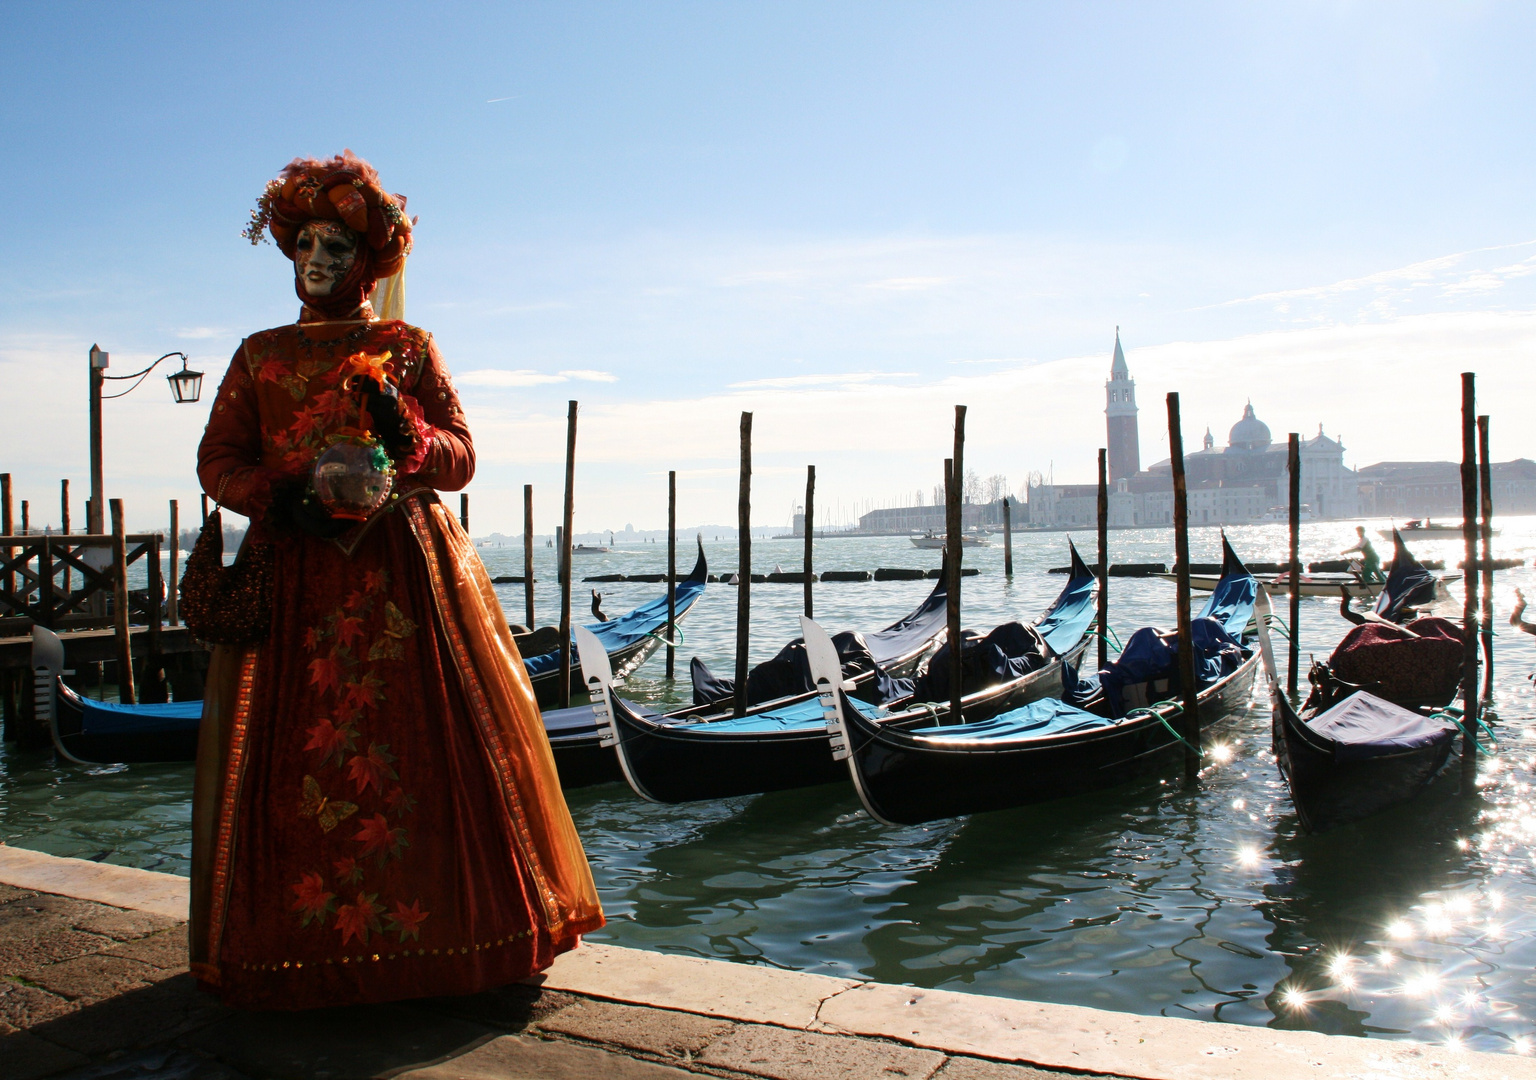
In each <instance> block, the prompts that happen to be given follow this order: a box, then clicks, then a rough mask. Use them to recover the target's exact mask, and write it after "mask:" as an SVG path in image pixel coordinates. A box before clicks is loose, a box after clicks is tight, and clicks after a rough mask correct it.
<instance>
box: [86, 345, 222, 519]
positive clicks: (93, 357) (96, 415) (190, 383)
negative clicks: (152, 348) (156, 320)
mask: <svg viewBox="0 0 1536 1080" xmlns="http://www.w3.org/2000/svg"><path fill="white" fill-rule="evenodd" d="M173 356H179V357H181V370H180V371H178V372H176V373H175V374H173V375H167V376H166V381H167V382H168V383H170V386H171V397H172V398H173V399H174V400H175V401H176V402H177V404H181V405H190V404H192V403H194V402H196V401H197V399H198V398H199V397H200V396H201V395H202V392H203V373H202V372H201V371H193V370H191V369H190V368H189V367H187V363H188V361H187V354H186V353H183V352H168V353H166V354H165V355H164V356H162V357H160V359H159V360H156V361H155V362H154V363H153V364H150V365H149V367H147V368H145V369H144V370H143V371H136V372H134V373H133V374H132V375H108V374H107V364H108V362H109V360H110V359H111V357H110V355H109V354H108V353H106V352H104V351H103V350H102V348H101V346H99V345H92V346H91V353H90V376H91V513H90V516H89V518H88V519H87V520H86V525H85V527H86V529H87V531H89V532H91V533H94V534H95V535H97V536H100V535H101V534H102V533H104V532H105V531H106V506H107V504H106V497H105V493H104V491H103V487H104V485H103V481H102V462H101V403H102V402H103V401H110V400H111V399H112V398H120V397H124V396H126V395H128V394H131V393H132V392H133V391H135V390H137V389H138V388H139V383H141V382H143V381H144V380H145V379H146V378H147V377H148V376H149V373H150V372H151V371H154V370H155V368H157V367H159V366H160V364H161V362H162V361H165V360H169V359H170V358H171V357H173ZM129 381H132V382H133V385H132V386H130V387H128V388H127V389H126V390H123V391H121V392H120V393H116V394H105V393H103V392H102V391H103V390H104V389H105V386H106V384H107V383H108V382H129Z"/></svg>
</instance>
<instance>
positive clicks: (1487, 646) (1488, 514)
mask: <svg viewBox="0 0 1536 1080" xmlns="http://www.w3.org/2000/svg"><path fill="white" fill-rule="evenodd" d="M1477 459H1478V460H1477V471H1478V478H1479V480H1480V481H1481V483H1480V484H1479V485H1478V486H1479V487H1481V488H1482V494H1483V499H1482V502H1483V521H1482V527H1481V528H1480V529H1479V531H1480V532H1481V533H1482V537H1483V575H1482V576H1483V627H1482V635H1483V700H1484V701H1485V702H1487V701H1492V700H1493V462H1492V460H1491V459H1490V458H1489V457H1488V417H1487V416H1479V417H1478V418H1477Z"/></svg>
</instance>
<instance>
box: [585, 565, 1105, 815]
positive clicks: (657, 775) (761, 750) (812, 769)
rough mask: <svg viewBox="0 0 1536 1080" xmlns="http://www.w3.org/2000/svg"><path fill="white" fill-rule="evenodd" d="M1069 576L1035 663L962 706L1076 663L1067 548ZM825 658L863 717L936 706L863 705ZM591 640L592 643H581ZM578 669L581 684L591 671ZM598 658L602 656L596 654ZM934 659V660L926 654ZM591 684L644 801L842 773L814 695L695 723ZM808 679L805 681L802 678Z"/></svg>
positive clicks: (990, 702)
mask: <svg viewBox="0 0 1536 1080" xmlns="http://www.w3.org/2000/svg"><path fill="white" fill-rule="evenodd" d="M1072 556H1073V571H1074V572H1073V574H1072V576H1071V578H1070V579H1069V580H1068V582H1067V584H1066V587H1065V588H1063V589H1062V591H1061V594H1060V595H1059V596H1058V597H1057V598H1056V600H1055V602H1054V603H1052V605H1051V606H1050V607H1049V608H1047V609H1046V611H1045V612H1044V613H1043V614H1042V615H1041V616H1040V617H1039V618H1038V619H1037V620H1036V621H1035V623H1034V624H1032V625H1033V632H1034V633H1035V634H1036V635H1038V641H1039V645H1040V648H1041V649H1042V650H1043V652H1042V653H1040V654H1037V655H1038V657H1039V659H1040V660H1041V661H1042V662H1043V663H1042V666H1039V667H1036V668H1034V669H1033V670H1029V671H1028V672H1027V673H1022V674H1020V675H1019V676H1017V677H1014V678H1008V679H1005V680H1002V681H998V682H995V683H993V684H992V685H989V686H985V687H984V688H982V689H978V690H975V691H974V692H972V693H969V694H967V695H966V696H965V699H964V700H965V701H966V703H967V707H968V708H971V709H973V710H975V711H976V712H978V713H980V712H985V713H988V714H991V713H997V712H1002V711H1004V710H1006V709H1009V708H1013V707H1014V706H1016V705H1019V704H1022V703H1023V702H1025V701H1031V700H1034V699H1035V698H1039V697H1046V696H1050V695H1052V694H1060V693H1061V689H1062V678H1063V673H1062V668H1063V664H1064V663H1066V664H1071V665H1075V664H1077V663H1078V662H1079V661H1080V659H1081V657H1082V654H1083V651H1084V649H1086V647H1087V639H1086V638H1085V631H1086V630H1087V628H1088V625H1089V623H1090V622H1091V621H1092V620H1093V616H1094V609H1093V595H1094V584H1095V578H1094V575H1093V573H1092V571H1091V570H1089V569H1088V567H1087V566H1086V565H1085V564H1084V563H1083V561H1082V559H1081V558H1080V557H1079V556H1078V555H1077V552H1076V549H1075V548H1074V549H1073V551H1072ZM827 640H828V643H829V644H828V648H830V649H831V650H832V653H831V655H832V657H833V660H832V665H833V668H834V669H835V670H836V671H837V675H838V681H839V683H840V684H844V685H847V686H848V688H849V691H850V692H849V695H848V702H849V704H848V708H849V709H850V710H858V711H859V713H860V715H861V716H864V717H866V718H868V719H869V721H870V722H871V723H874V722H878V719H879V718H880V717H882V716H884V715H885V714H886V712H887V711H888V708H899V707H901V706H902V705H903V704H905V705H906V706H907V707H908V708H909V709H910V710H913V711H916V712H918V713H920V714H921V715H933V714H934V713H935V712H937V713H943V712H944V711H946V710H947V708H948V706H947V705H937V704H918V703H915V702H913V701H912V700H911V698H910V696H909V697H906V698H898V699H897V700H896V701H893V702H892V703H891V705H890V706H881V705H875V704H871V703H869V702H867V701H861V700H859V699H858V698H856V697H854V696H852V693H851V691H854V690H856V689H857V684H856V683H852V682H845V679H844V674H843V671H844V669H843V663H842V658H841V657H839V655H838V652H837V649H836V647H835V646H834V645H832V644H831V639H830V638H828V639H827ZM588 647H589V648H595V645H589V646H588ZM582 657H583V671H584V672H585V673H586V676H587V679H588V682H589V686H590V685H592V681H593V677H594V674H595V673H596V674H598V675H599V676H600V675H601V671H600V668H599V669H597V671H596V672H594V670H593V669H591V668H589V667H588V666H587V665H586V663H585V660H586V652H585V651H583V653H582ZM596 661H597V663H598V664H601V662H602V658H601V657H600V656H599V657H597V658H596ZM935 662H936V661H935ZM598 684H599V686H600V689H601V692H602V698H603V700H602V701H601V702H600V703H599V704H598V706H597V707H598V709H599V710H600V712H606V713H607V717H603V716H599V721H598V722H599V723H600V724H601V723H602V722H603V720H604V719H607V720H608V721H609V723H610V724H611V728H610V733H609V738H610V739H611V741H612V742H613V744H614V747H615V750H616V751H617V757H618V760H619V763H620V765H621V767H622V768H623V770H624V776H625V779H626V780H628V781H629V784H630V787H632V788H633V789H634V790H635V792H636V793H637V794H639V795H641V796H642V797H644V798H646V799H649V800H651V801H653V802H664V803H679V802H692V801H695V800H700V799H723V798H731V797H734V796H739V795H753V794H758V793H761V792H768V791H783V790H787V789H790V788H799V787H810V786H813V785H816V784H827V783H835V782H838V781H840V780H842V779H843V778H844V777H845V776H846V772H845V770H844V769H843V768H842V766H841V765H839V764H838V763H837V762H836V761H835V760H833V757H832V755H831V753H829V748H828V742H827V727H826V721H825V716H824V713H823V710H822V706H821V704H820V703H819V702H818V701H817V700H816V697H815V693H814V691H812V693H811V694H809V695H805V696H803V697H802V698H801V699H799V700H795V701H791V702H785V703H781V704H779V705H777V706H775V707H773V708H770V709H765V710H763V711H761V712H757V713H749V714H748V715H746V716H742V717H726V718H721V719H715V720H711V721H706V722H701V723H687V722H677V721H669V720H668V719H667V718H657V717H649V716H646V715H645V714H644V713H643V712H641V711H639V710H637V709H636V708H635V707H634V706H633V705H632V704H630V703H629V702H627V701H624V700H623V699H621V698H619V697H617V696H616V695H613V694H611V693H608V692H607V686H606V682H605V681H604V680H602V679H601V678H599V679H598ZM812 685H814V683H813V684H812Z"/></svg>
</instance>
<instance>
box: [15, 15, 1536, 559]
mask: <svg viewBox="0 0 1536 1080" xmlns="http://www.w3.org/2000/svg"><path fill="white" fill-rule="evenodd" d="M0 15H3V16H4V19H5V25H6V27H7V34H6V35H4V37H3V39H0V140H3V145H4V147H5V151H4V153H3V154H0V196H3V203H0V205H3V207H4V209H5V219H4V224H3V226H0V400H3V402H4V406H5V407H4V410H3V413H0V471H5V470H8V471H10V472H11V473H12V474H13V477H14V483H15V489H16V493H17V497H18V498H27V499H30V500H31V502H32V504H33V508H34V509H33V515H32V520H33V523H34V524H43V523H47V522H50V521H51V522H53V523H55V524H56V523H57V518H58V511H57V502H58V481H59V480H60V479H62V478H70V479H71V480H72V486H73V489H74V491H75V493H76V496H75V497H76V500H77V503H76V506H75V509H74V514H75V517H76V520H78V519H79V517H80V515H81V514H82V513H83V509H82V506H81V504H80V502H79V500H81V499H83V498H84V492H85V490H86V488H87V487H88V483H89V477H88V463H87V441H86V438H87V436H86V433H87V419H86V399H87V382H86V354H87V350H88V349H89V348H90V346H91V344H92V343H93V342H94V343H99V344H100V345H101V347H102V348H104V349H106V350H108V351H109V352H110V353H111V354H112V371H113V372H114V373H117V374H124V373H127V372H129V371H132V370H136V369H137V368H138V367H142V366H144V365H145V364H147V363H148V362H149V361H151V360H153V359H154V358H155V357H157V356H159V355H160V354H162V353H165V352H168V351H171V350H181V351H184V352H186V353H188V354H189V355H190V356H191V357H192V360H193V366H194V367H196V368H199V369H201V370H204V371H205V372H207V377H208V382H209V385H208V386H207V388H206V391H207V392H206V393H205V401H204V402H203V403H202V404H199V405H195V406H193V405H175V404H173V403H172V402H171V400H170V394H169V391H168V390H167V389H166V387H165V385H164V383H163V381H161V380H160V379H159V373H157V374H156V375H155V376H152V377H151V379H150V380H149V381H148V382H147V383H146V384H145V385H144V386H143V387H141V388H140V389H139V390H137V391H135V392H134V393H133V394H132V395H131V396H129V397H126V398H123V399H121V400H118V401H112V402H108V403H107V404H106V408H105V414H106V421H105V433H106V445H107V487H108V489H109V491H108V494H109V496H112V497H121V498H123V499H124V500H125V503H126V505H127V510H128V519H129V523H130V527H131V528H139V527H143V528H149V527H153V526H154V525H155V524H156V523H157V522H159V521H160V520H161V519H162V518H163V517H164V511H163V508H164V506H165V500H166V499H170V498H179V499H181V500H182V502H183V505H184V506H185V505H186V504H187V503H188V502H189V501H191V502H195V500H196V495H197V485H196V479H195V476H194V475H193V464H194V461H195V455H196V446H197V441H198V438H199V436H200V434H201V431H202V426H203V424H204V422H205V421H206V417H207V411H206V410H207V401H206V398H207V397H208V396H211V390H212V387H213V385H214V384H215V383H216V381H217V379H218V378H219V376H220V375H221V374H222V373H223V370H224V368H225V366H226V365H227V363H228V358H229V357H230V355H231V354H232V353H233V352H234V350H235V349H236V348H237V346H238V345H239V342H240V340H241V338H242V337H243V336H244V335H245V334H248V333H250V332H252V331H254V330H257V329H261V328H264V327H268V326H273V325H277V324H280V323H284V322H289V321H292V320H293V319H294V318H295V316H296V314H297V307H298V304H297V300H296V297H295V296H294V293H293V285H292V271H291V265H290V264H289V263H287V261H286V260H285V259H283V257H282V256H281V254H280V253H279V252H278V251H277V249H276V248H275V247H274V246H272V245H263V246H257V247H252V246H251V245H250V244H249V243H247V242H246V241H245V240H243V239H242V238H241V237H240V235H239V233H240V229H241V228H242V227H243V226H244V224H245V222H246V219H247V215H248V213H249V210H250V208H251V207H252V205H253V204H254V202H255V199H256V197H257V195H258V194H259V193H260V191H261V189H262V186H263V184H264V183H265V181H266V180H267V179H269V178H270V177H272V176H274V175H275V174H276V173H277V172H278V170H279V169H281V167H282V166H283V165H284V164H285V163H286V162H287V161H288V160H289V159H291V158H292V157H294V156H296V155H329V154H332V153H336V152H339V151H340V150H341V149H342V148H343V147H348V148H351V149H352V150H354V151H355V152H357V153H358V154H360V155H362V156H363V157H365V158H367V159H368V160H370V161H371V162H372V163H373V164H374V165H375V166H376V167H377V168H378V169H379V171H380V174H381V176H382V178H383V182H384V184H385V186H386V187H387V188H389V189H390V190H392V191H397V192H401V193H404V194H405V195H406V196H407V197H408V199H409V207H408V209H409V211H410V212H411V213H412V214H414V215H419V216H420V223H419V225H418V227H417V231H416V250H415V253H414V254H413V255H412V257H411V260H410V264H409V268H408V271H407V278H408V290H407V296H408V299H407V313H406V314H407V318H408V319H409V321H411V322H414V323H416V324H418V325H420V326H423V327H425V328H426V329H428V330H430V331H432V333H433V334H434V336H435V337H436V339H437V341H438V343H439V345H440V346H441V348H442V350H443V352H444V355H445V356H446V358H447V360H448V362H449V364H450V367H451V368H452V370H453V371H454V374H455V379H456V382H457V385H458V387H459V389H460V392H461V394H462V395H463V399H464V405H465V410H466V415H467V418H468V420H469V423H470V426H471V429H472V430H473V432H474V434H475V439H476V448H477V452H478V456H479V471H478V474H477V476H476V478H475V480H474V482H473V484H472V485H471V486H470V488H469V491H470V494H471V498H472V508H473V525H474V528H473V529H472V531H473V532H474V533H475V534H476V535H485V534H487V533H489V532H491V531H501V532H505V533H508V534H516V533H518V532H520V531H521V490H522V485H523V484H526V483H531V484H533V485H534V489H535V519H536V531H538V532H547V531H549V528H550V526H552V524H553V523H554V522H555V520H556V519H557V516H558V513H559V503H560V485H561V482H562V480H561V478H562V456H563V453H564V423H565V412H566V402H567V401H568V400H569V399H576V400H578V401H579V402H580V423H579V435H578V449H577V491H576V524H577V529H578V531H583V530H597V529H610V528H612V529H621V528H623V527H624V525H625V524H631V523H632V524H633V525H634V526H635V527H636V528H656V527H660V526H663V525H664V524H665V516H666V474H667V471H668V470H676V471H677V473H678V501H679V508H678V515H679V521H680V522H686V523H688V524H703V523H729V522H733V521H734V520H735V508H736V480H737V460H738V448H737V441H736V440H737V430H738V420H739V416H740V413H741V412H742V411H743V410H750V411H752V412H753V413H754V447H753V451H754V459H753V460H754V489H753V491H754V512H753V520H754V524H757V525H760V526H777V525H781V524H785V525H787V524H788V522H789V518H790V515H791V513H792V512H793V509H794V506H795V504H796V502H797V501H798V498H799V493H800V492H801V491H802V490H803V483H804V470H805V467H806V466H807V465H809V464H814V465H816V467H817V484H818V487H817V492H818V495H817V505H818V508H819V509H821V510H823V511H825V512H827V513H829V514H831V515H832V516H834V517H839V518H841V519H843V520H847V519H849V518H851V517H852V516H853V515H854V514H855V513H856V512H857V511H858V510H861V509H867V508H868V507H869V506H870V505H897V504H902V503H905V502H910V501H911V500H912V499H913V498H914V497H915V495H916V493H917V492H919V491H921V492H923V493H925V496H927V497H931V492H932V489H933V487H934V485H935V484H937V483H939V482H940V480H941V478H942V461H943V458H944V457H945V456H946V455H947V454H948V453H949V450H950V447H951V442H952V422H953V407H954V406H955V405H957V404H964V405H966V406H967V407H968V419H967V444H966V462H967V466H968V468H970V469H974V470H975V471H976V472H978V473H979V474H981V475H982V476H989V475H994V474H1001V475H1003V476H1006V477H1007V478H1008V481H1009V484H1010V486H1011V488H1012V489H1013V490H1014V491H1016V492H1017V491H1020V490H1021V489H1022V488H1023V486H1024V483H1025V481H1026V478H1027V477H1028V476H1029V475H1030V474H1031V473H1032V472H1040V473H1042V474H1043V475H1047V476H1054V478H1055V479H1056V480H1057V481H1059V482H1077V481H1091V480H1092V478H1093V476H1094V474H1095V468H1096V467H1095V453H1096V449H1097V447H1098V446H1100V445H1102V444H1103V441H1104V417H1103V408H1104V397H1103V393H1104V390H1103V381H1104V379H1105V378H1106V377H1107V374H1108V367H1109V359H1110V355H1111V351H1112V348H1113V343H1114V335H1115V332H1116V327H1119V328H1120V333H1121V337H1122V341H1123V343H1124V346H1125V349H1126V355H1127V359H1128V361H1129V364H1130V368H1131V373H1132V375H1133V376H1134V377H1135V378H1136V380H1137V390H1138V398H1139V402H1140V405H1141V444H1142V446H1141V452H1142V460H1143V461H1144V462H1149V461H1155V460H1158V459H1159V458H1163V457H1166V456H1167V422H1166V414H1165V412H1164V397H1165V395H1166V394H1167V393H1168V392H1170V391H1177V392H1178V393H1179V394H1180V396H1181V403H1182V413H1183V423H1184V437H1185V440H1186V443H1191V444H1194V443H1197V441H1198V438H1199V436H1200V435H1201V434H1202V433H1203V432H1204V430H1205V428H1206V427H1207V426H1209V427H1210V428H1211V430H1212V432H1213V434H1214V435H1215V436H1216V440H1217V443H1218V445H1220V444H1222V443H1224V442H1225V441H1226V430H1227V429H1228V428H1229V427H1230V426H1231V425H1232V424H1233V423H1235V422H1236V420H1237V419H1238V417H1239V416H1240V415H1241V413H1242V408H1243V405H1244V403H1245V402H1246V401H1248V400H1250V399H1251V400H1252V402H1253V404H1254V408H1255V410H1256V411H1257V413H1258V415H1259V416H1260V418H1261V419H1263V420H1265V421H1266V422H1267V423H1268V424H1269V426H1270V428H1271V430H1272V431H1273V432H1274V434H1275V437H1276V438H1277V439H1283V438H1284V433H1285V432H1287V431H1300V432H1303V433H1305V434H1312V433H1314V432H1315V431H1316V430H1317V426H1318V425H1319V424H1322V425H1323V426H1324V428H1325V430H1326V431H1327V432H1328V434H1330V435H1334V436H1342V438H1343V441H1344V444H1345V446H1346V447H1347V453H1346V462H1347V463H1348V464H1351V465H1355V466H1359V465H1366V464H1371V463H1373V462H1376V461H1381V460H1393V459H1434V458H1440V459H1450V458H1455V457H1457V456H1458V455H1459V439H1460V434H1459V414H1458V404H1459V403H1458V400H1457V395H1458V393H1459V373H1460V372H1461V371H1475V372H1477V374H1478V386H1479V399H1480V411H1486V412H1488V413H1490V415H1491V416H1492V423H1491V426H1492V432H1493V451H1494V457H1495V459H1496V460H1506V459H1508V458H1512V457H1517V456H1527V457H1536V431H1533V430H1532V425H1530V424H1529V423H1528V422H1526V416H1527V414H1528V411H1529V409H1530V407H1531V404H1532V402H1536V375H1533V374H1532V373H1531V369H1532V364H1531V362H1530V360H1531V357H1532V353H1533V349H1536V276H1533V273H1532V272H1533V271H1536V207H1533V202H1532V194H1533V192H1536V183H1533V181H1536V140H1533V139H1532V138H1531V134H1532V132H1531V126H1532V121H1531V119H1530V118H1531V117H1532V116H1536V107H1533V106H1536V100H1533V98H1536V81H1533V80H1532V79H1531V78H1530V75H1529V56H1528V51H1529V50H1528V43H1529V42H1530V41H1531V40H1533V37H1536V34H1533V31H1536V8H1532V7H1531V6H1530V5H1520V4H1513V3H1511V4H1502V3H1476V2H1469V3H1459V4H1454V5H1446V4H1422V5H1418V4H1412V3H1401V2H1398V3H1382V4H1373V3H1306V2H1298V3H1288V4H1284V5H1256V4H1230V3H1215V4H1176V3H1172V4H1171V3H1114V4H1109V3H1104V4H1086V3H1085V4H1029V3H1017V2H1016V3H1006V4H965V3H952V4H942V5H939V4H902V3H879V4H863V3H831V4H828V3H807V4H800V3H776V4H771V5H751V4H721V3H703V4H686V3H671V4H661V3H654V4H643V5H642V4H619V3H603V4H581V3H561V4H553V3H550V4H531V3H530V4H483V5H471V4H444V3H433V4H430V5H427V4H420V5H414V4H365V5H354V6H351V7H345V6H343V7H334V6H333V7H325V6H316V5H314V4H285V3H275V2H274V3H266V4H263V5H260V6H259V7H258V6H252V5H236V4H185V5H176V4H152V3H139V4H133V5H100V4H70V3H54V4H48V5H37V4H21V3H11V2H0ZM170 367H171V363H170V362H167V364H165V365H162V367H161V372H167V373H168V369H169V368H170ZM185 516H186V515H185V514H184V517H185ZM819 516H820V515H819Z"/></svg>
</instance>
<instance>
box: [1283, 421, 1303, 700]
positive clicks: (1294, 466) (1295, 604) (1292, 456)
mask: <svg viewBox="0 0 1536 1080" xmlns="http://www.w3.org/2000/svg"><path fill="white" fill-rule="evenodd" d="M1286 453H1287V455H1288V456H1287V457H1286V468H1287V469H1288V470H1289V472H1290V503H1291V505H1290V513H1289V518H1290V523H1291V548H1290V555H1291V560H1290V562H1291V605H1290V617H1291V634H1290V637H1289V638H1288V639H1287V640H1288V644H1289V645H1290V658H1289V663H1288V666H1287V667H1286V674H1285V692H1286V693H1287V694H1289V695H1290V698H1291V704H1292V705H1295V704H1296V686H1297V683H1298V682H1299V681H1300V678H1301V435H1300V434H1299V433H1298V432H1295V431H1293V432H1291V435H1290V441H1289V444H1288V445H1287V447H1286Z"/></svg>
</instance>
